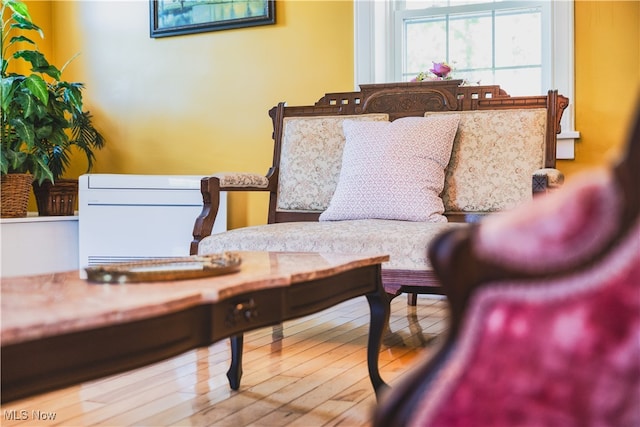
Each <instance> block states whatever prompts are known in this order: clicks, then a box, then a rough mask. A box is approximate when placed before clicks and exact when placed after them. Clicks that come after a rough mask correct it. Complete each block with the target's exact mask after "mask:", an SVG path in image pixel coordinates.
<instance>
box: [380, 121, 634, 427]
mask: <svg viewBox="0 0 640 427" xmlns="http://www.w3.org/2000/svg"><path fill="white" fill-rule="evenodd" d="M631 135H632V136H631V138H630V141H629V144H628V146H627V151H626V153H625V156H624V157H623V159H622V160H621V162H619V163H618V164H617V165H616V166H615V167H612V168H611V169H603V170H594V171H591V172H589V173H585V174H583V175H582V176H581V177H576V178H575V179H573V180H571V181H569V182H568V183H567V184H565V187H563V189H561V190H559V191H558V192H556V193H554V194H548V195H544V196H541V197H540V198H536V199H534V200H533V201H532V202H531V203H530V204H528V205H527V206H523V207H522V208H519V209H516V210H514V211H512V212H510V213H505V214H502V215H501V216H493V217H490V218H487V219H486V220H485V222H483V223H481V224H480V225H477V226H475V227H473V228H464V229H458V230H453V231H448V232H445V233H444V234H443V235H441V236H440V237H439V238H437V239H436V240H435V241H434V242H433V244H432V245H431V247H430V250H429V256H430V260H431V262H432V264H433V266H434V269H435V271H436V274H437V276H438V277H439V278H440V280H441V283H442V285H443V287H444V290H445V292H446V294H447V296H448V298H449V302H450V305H451V311H452V315H451V330H450V334H449V336H448V337H447V339H446V341H445V342H444V344H443V346H442V347H441V349H440V350H439V352H438V353H437V354H436V355H435V357H433V358H431V359H430V360H426V359H425V360H423V361H421V362H420V363H419V364H418V365H417V366H416V367H415V369H414V370H413V371H412V372H411V374H410V375H406V376H405V377H404V378H403V380H401V381H400V382H399V383H398V384H396V385H394V386H392V388H391V389H390V390H388V392H387V393H386V394H384V395H383V397H382V399H381V401H380V405H379V406H378V408H377V409H376V412H375V416H374V425H375V426H385V427H386V426H392V425H393V426H395V425H412V426H448V427H453V426H461V427H462V426H464V427H470V426H492V427H501V426H505V427H507V426H508V427H514V426H518V427H521V426H563V427H564V426H616V427H618V426H640V188H639V187H640V108H639V111H638V116H637V120H636V122H635V125H634V128H633V129H632V132H631Z"/></svg>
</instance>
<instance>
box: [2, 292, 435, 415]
mask: <svg viewBox="0 0 640 427" xmlns="http://www.w3.org/2000/svg"><path fill="white" fill-rule="evenodd" d="M391 310H392V312H391V319H390V329H391V331H392V332H390V333H388V334H386V335H385V340H384V345H383V348H382V349H381V352H380V372H381V375H382V377H383V378H384V379H385V381H386V382H387V383H389V384H390V385H392V386H393V383H394V381H395V380H397V379H398V378H399V377H400V376H401V375H402V374H403V373H405V372H406V371H407V369H408V368H409V367H410V366H411V365H412V363H413V362H414V361H415V358H416V357H417V356H418V354H419V353H421V352H422V351H425V352H433V350H434V348H435V347H436V346H437V341H438V337H439V336H441V335H442V333H443V332H444V331H445V330H446V328H447V317H448V310H447V306H446V303H445V301H443V300H441V299H438V298H430V297H426V296H420V297H419V298H418V306H417V307H415V308H414V307H409V306H407V302H406V298H405V297H404V296H402V297H398V298H396V299H394V300H393V301H392V306H391ZM368 322H369V306H368V304H367V301H366V299H365V298H364V297H360V298H355V299H353V300H350V301H347V302H344V303H342V304H340V305H337V306H335V307H333V308H331V309H328V310H325V311H323V312H320V313H317V314H314V315H311V316H307V317H303V318H300V319H296V320H293V321H288V322H286V323H284V324H283V325H282V327H280V328H263V329H259V330H256V331H254V332H251V333H248V334H246V335H245V343H244V357H243V369H244V375H243V377H242V382H241V385H240V390H238V391H233V390H231V389H229V385H228V382H227V378H226V376H225V372H226V371H227V369H228V364H229V359H230V357H229V351H230V350H229V344H228V340H224V341H221V342H218V343H216V344H214V345H212V346H210V347H208V348H203V349H198V350H194V351H190V352H187V353H185V354H182V355H180V356H177V357H174V358H172V359H169V360H166V361H163V362H160V363H156V364H154V365H150V366H147V367H144V368H140V369H137V370H133V371H129V372H127V373H123V374H119V375H114V376H111V377H106V378H103V379H100V380H96V381H92V382H88V383H84V384H82V385H78V386H73V387H69V388H65V389H62V390H58V391H55V392H50V393H46V394H42V395H39V396H35V397H32V398H28V399H23V400H20V401H15V402H11V403H9V404H7V405H4V404H3V405H1V411H2V414H1V418H0V425H2V426H3V427H4V426H7V427H8V426H54V425H55V426H234V427H239V426H307V427H308V426H366V425H369V419H370V414H371V409H372V407H373V405H374V404H375V396H374V394H373V388H372V387H371V383H370V382H369V377H368V374H367V364H366V344H367V334H368ZM159 333H161V331H159ZM421 355H422V354H421Z"/></svg>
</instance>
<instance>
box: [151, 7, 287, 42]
mask: <svg viewBox="0 0 640 427" xmlns="http://www.w3.org/2000/svg"><path fill="white" fill-rule="evenodd" d="M149 15H150V16H149V18H150V36H151V37H152V38H157V37H168V36H179V35H183V34H193V33H201V32H208V31H220V30H229V29H234V28H242V27H253V26H258V25H270V24H275V22H276V21H275V0H149Z"/></svg>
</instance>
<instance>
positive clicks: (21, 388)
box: [0, 252, 389, 402]
mask: <svg viewBox="0 0 640 427" xmlns="http://www.w3.org/2000/svg"><path fill="white" fill-rule="evenodd" d="M240 255H241V257H242V267H241V269H240V271H239V272H236V273H232V274H227V275H222V276H215V277H209V278H201V279H194V280H181V281H171V282H153V283H138V284H125V285H119V284H113V285H105V284H92V283H89V282H87V281H86V280H83V279H80V276H79V274H78V272H77V271H75V272H66V273H55V274H48V275H40V276H25V277H16V278H6V279H2V283H1V288H2V310H1V314H0V316H1V321H2V332H1V335H0V344H1V349H0V357H1V364H2V373H1V377H2V384H1V386H2V389H1V398H2V401H3V402H8V401H11V400H15V399H19V398H23V397H27V396H30V395H33V394H37V393H42V392H45V391H49V390H54V389H57V388H61V387H65V386H69V385H72V384H77V383H80V382H83V381H87V380H91V379H95V378H99V377H103V376H106V375H111V374H114V373H118V372H122V371H126V370H129V369H133V368H137V367H140V366H144V365H147V364H150V363H155V362H157V361H160V360H163V359H166V358H169V357H173V356H175V355H178V354H180V353H183V352H185V351H188V350H191V349H194V348H197V347H203V346H208V345H210V344H212V343H214V342H216V341H219V340H221V339H224V338H228V337H231V367H230V368H229V371H228V372H227V377H228V378H229V383H230V386H231V388H233V389H237V388H238V387H239V386H240V378H241V376H242V333H243V332H247V331H249V330H252V329H256V328H261V327H265V326H269V325H275V324H278V323H281V322H283V321H285V320H289V319H293V318H296V317H300V316H305V315H308V314H311V313H315V312H318V311H320V310H323V309H326V308H329V307H331V306H333V305H335V304H338V303H340V302H343V301H346V300H348V299H351V298H354V297H357V296H362V295H366V297H367V301H368V303H369V307H370V310H371V322H370V327H369V339H368V345H367V364H368V369H369V377H370V379H371V382H372V384H373V387H374V390H375V391H376V394H378V393H379V392H380V390H381V389H382V388H384V387H385V386H386V384H385V383H384V381H383V380H382V378H381V377H380V373H379V370H378V353H379V351H380V345H381V340H382V333H383V329H384V327H385V325H386V323H387V321H388V319H389V301H388V298H387V296H386V294H385V292H384V289H383V287H382V282H381V273H380V264H381V263H382V262H384V261H387V260H388V256H386V255H382V256H378V255H372V256H366V255H346V254H345V255H343V254H319V253H288V252H241V253H240Z"/></svg>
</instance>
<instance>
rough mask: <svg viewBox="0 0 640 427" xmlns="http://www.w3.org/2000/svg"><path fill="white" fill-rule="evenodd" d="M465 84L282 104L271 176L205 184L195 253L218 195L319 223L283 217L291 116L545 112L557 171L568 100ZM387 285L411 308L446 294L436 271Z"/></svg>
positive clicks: (400, 274) (375, 87) (273, 218)
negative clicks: (247, 195) (248, 198)
mask: <svg viewBox="0 0 640 427" xmlns="http://www.w3.org/2000/svg"><path fill="white" fill-rule="evenodd" d="M461 84H462V81H461V80H445V81H425V82H407V83H388V84H366V85H364V84H363V85H360V88H361V90H360V91H358V92H339V93H327V94H326V95H324V96H323V97H322V98H320V100H318V101H317V102H316V103H315V105H311V106H287V105H286V104H285V103H279V104H278V105H277V106H275V107H273V108H272V109H271V110H270V111H269V116H270V117H271V119H272V121H273V135H272V137H273V140H274V150H273V163H272V166H271V168H270V169H269V171H268V173H267V174H266V176H262V175H256V174H246V178H247V179H246V180H245V181H244V182H243V183H241V184H240V185H238V183H237V182H234V183H227V182H225V179H224V177H221V176H210V177H205V178H203V179H202V181H201V192H202V196H203V202H204V206H203V210H202V213H201V214H200V216H199V217H198V218H197V219H196V221H195V225H194V229H193V241H192V242H191V248H190V252H191V254H197V253H198V245H199V243H200V241H201V240H202V239H204V238H205V237H207V236H209V235H210V234H211V230H212V227H213V223H214V221H215V218H216V215H217V211H218V204H219V192H220V191H221V190H222V191H268V192H269V193H270V199H269V212H268V223H270V224H271V223H282V222H297V221H318V217H319V215H320V213H318V212H313V213H310V212H290V211H287V212H279V211H278V210H277V209H276V206H277V201H278V177H279V165H280V153H281V142H282V138H283V129H284V125H283V123H284V119H285V118H287V117H313V116H333V115H335V116H341V115H359V114H370V113H386V114H388V115H389V120H390V121H393V120H395V119H398V118H401V117H408V116H423V115H424V114H425V112H447V111H471V110H509V109H535V108H538V109H539V108H545V109H546V112H547V126H546V136H545V144H546V148H545V159H544V168H555V162H556V141H557V140H556V137H557V134H559V133H560V119H561V116H562V112H563V111H564V109H565V108H566V107H567V105H568V103H569V100H568V99H567V98H566V97H564V96H562V95H559V94H558V93H557V91H549V92H548V94H547V95H542V96H519V97H511V96H510V95H508V94H507V93H506V92H505V91H504V90H503V89H501V88H500V87H499V86H497V85H490V86H462V85H461ZM551 181H552V179H550V178H549V177H548V176H547V175H545V174H534V175H533V177H532V191H533V193H534V194H535V193H541V192H546V191H547V190H548V189H549V188H551V187H553V186H554V185H555V184H557V183H556V182H551ZM445 215H446V216H447V218H448V220H449V221H450V222H475V221H477V219H478V216H477V215H476V214H475V213H467V212H445ZM382 280H383V284H384V287H385V290H386V292H387V294H388V295H389V296H390V297H391V298H393V297H395V296H397V295H399V294H400V293H408V294H409V296H410V299H409V301H410V303H411V304H415V295H416V294H442V291H441V289H440V284H439V283H438V281H437V279H436V277H435V275H434V273H433V271H427V270H425V271H415V270H406V271H405V270H389V269H386V270H385V269H383V270H382Z"/></svg>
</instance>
